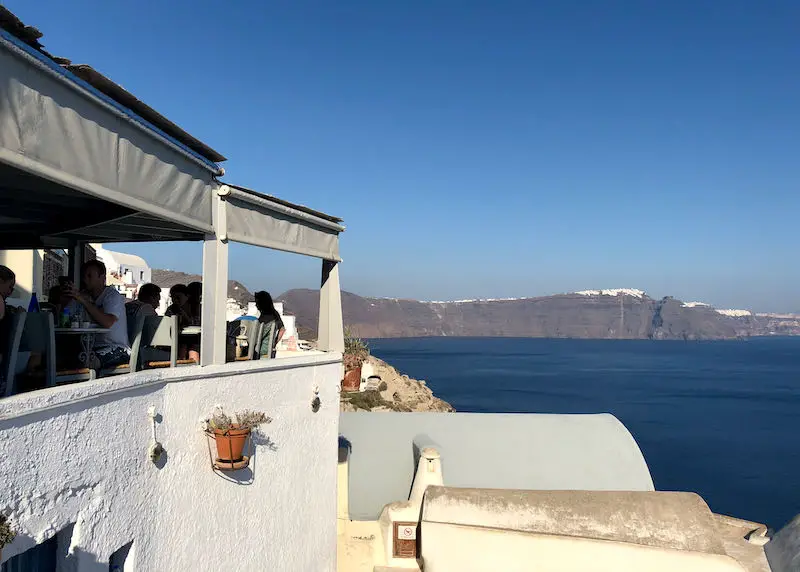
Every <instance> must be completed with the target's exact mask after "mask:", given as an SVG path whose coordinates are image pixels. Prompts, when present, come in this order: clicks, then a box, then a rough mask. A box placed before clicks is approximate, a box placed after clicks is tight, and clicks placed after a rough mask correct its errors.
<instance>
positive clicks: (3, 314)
mask: <svg viewBox="0 0 800 572" xmlns="http://www.w3.org/2000/svg"><path fill="white" fill-rule="evenodd" d="M16 283H17V277H16V275H15V274H14V272H13V271H12V270H11V269H10V268H9V267H8V266H0V363H3V353H4V352H5V351H6V345H8V340H9V337H10V334H11V332H10V331H9V330H10V322H11V320H10V319H9V310H8V308H7V307H6V298H8V297H9V296H11V292H13V291H14V286H15V285H16Z"/></svg>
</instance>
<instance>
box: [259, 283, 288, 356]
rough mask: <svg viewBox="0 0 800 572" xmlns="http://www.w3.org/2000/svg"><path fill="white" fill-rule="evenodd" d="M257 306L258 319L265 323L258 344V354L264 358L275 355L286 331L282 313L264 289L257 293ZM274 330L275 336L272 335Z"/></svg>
mask: <svg viewBox="0 0 800 572" xmlns="http://www.w3.org/2000/svg"><path fill="white" fill-rule="evenodd" d="M255 299H256V308H258V311H259V314H260V315H259V317H258V321H259V322H261V323H262V324H265V325H266V326H267V327H265V328H264V335H263V337H262V338H261V340H260V342H259V344H258V355H259V356H261V357H262V358H273V357H275V347H276V346H277V345H278V342H279V341H280V339H281V338H282V337H283V334H284V333H285V332H286V328H285V327H284V326H283V320H281V315H280V314H279V313H278V311H277V310H276V309H275V304H274V303H273V302H272V296H270V294H269V292H265V291H264V290H262V291H260V292H256V293H255ZM270 332H274V333H275V335H274V336H270Z"/></svg>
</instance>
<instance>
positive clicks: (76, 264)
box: [67, 240, 86, 286]
mask: <svg viewBox="0 0 800 572" xmlns="http://www.w3.org/2000/svg"><path fill="white" fill-rule="evenodd" d="M85 250H86V248H85V243H84V242H79V241H76V240H70V241H69V248H68V249H67V255H68V256H69V259H68V260H67V264H68V268H67V276H69V279H70V280H72V282H73V283H74V284H75V285H76V286H78V285H79V284H80V281H81V266H82V265H83V262H84V261H83V256H84V251H85Z"/></svg>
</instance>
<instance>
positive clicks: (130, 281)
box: [92, 244, 152, 299]
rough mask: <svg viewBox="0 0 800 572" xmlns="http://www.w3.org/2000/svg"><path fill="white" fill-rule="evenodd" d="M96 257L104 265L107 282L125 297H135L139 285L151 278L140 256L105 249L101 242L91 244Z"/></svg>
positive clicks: (148, 268) (147, 267)
mask: <svg viewBox="0 0 800 572" xmlns="http://www.w3.org/2000/svg"><path fill="white" fill-rule="evenodd" d="M92 246H93V247H94V249H95V252H96V255H97V259H98V260H101V261H102V262H103V264H105V265H106V272H107V273H108V284H109V286H113V287H114V288H116V289H117V290H118V291H119V293H120V294H122V295H124V296H125V297H126V298H131V299H133V298H135V297H136V293H137V291H138V290H139V286H141V285H142V284H147V283H148V282H150V281H151V279H152V271H151V270H150V267H149V266H148V265H147V262H145V260H144V258H142V257H141V256H136V255H135V254H128V253H126V252H117V251H114V250H106V249H105V248H104V247H103V245H102V244H93V245H92Z"/></svg>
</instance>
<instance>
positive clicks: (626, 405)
mask: <svg viewBox="0 0 800 572" xmlns="http://www.w3.org/2000/svg"><path fill="white" fill-rule="evenodd" d="M370 347H371V350H372V353H373V354H374V355H376V356H378V357H380V358H381V359H384V360H385V361H387V362H389V363H390V364H391V365H393V366H395V367H396V368H398V369H399V370H401V371H402V372H403V373H407V374H408V375H410V376H411V377H413V378H417V379H424V380H426V381H427V382H428V386H429V387H430V388H431V389H432V390H433V392H434V393H435V394H436V395H437V396H438V397H440V398H442V399H444V400H445V401H448V402H450V403H451V404H452V405H453V406H454V407H455V408H456V409H457V410H458V411H465V412H466V411H471V412H504V413H518V412H524V413H598V412H610V413H613V414H614V415H615V416H616V417H617V418H618V419H619V420H620V421H622V422H623V423H624V424H625V426H626V427H627V428H628V430H629V431H630V432H631V433H632V434H633V436H634V438H635V439H636V441H637V442H638V443H639V447H640V448H641V449H642V452H643V453H644V457H645V460H646V461H647V464H648V466H649V467H650V472H651V473H652V475H653V480H654V481H655V484H656V488H657V489H659V490H684V491H695V492H697V493H699V494H700V495H701V496H702V497H703V498H704V499H705V500H706V502H707V503H708V504H709V505H710V506H711V508H712V509H713V510H714V511H715V512H719V513H723V514H730V515H733V516H737V517H739V518H747V519H752V520H756V521H759V522H764V523H766V524H768V525H770V526H773V527H775V528H778V527H780V526H782V525H783V524H784V523H785V522H786V521H788V520H789V519H790V518H792V517H793V516H794V515H795V514H797V513H800V337H798V338H757V339H752V340H749V341H713V342H678V341H649V340H553V339H518V338H416V339H388V340H387V339H383V340H370Z"/></svg>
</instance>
